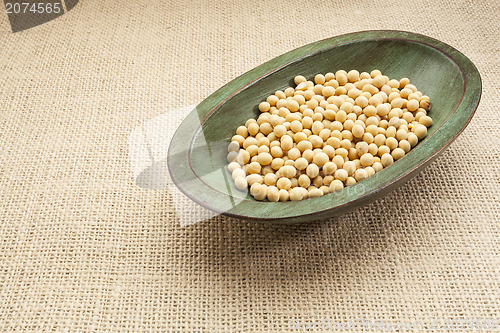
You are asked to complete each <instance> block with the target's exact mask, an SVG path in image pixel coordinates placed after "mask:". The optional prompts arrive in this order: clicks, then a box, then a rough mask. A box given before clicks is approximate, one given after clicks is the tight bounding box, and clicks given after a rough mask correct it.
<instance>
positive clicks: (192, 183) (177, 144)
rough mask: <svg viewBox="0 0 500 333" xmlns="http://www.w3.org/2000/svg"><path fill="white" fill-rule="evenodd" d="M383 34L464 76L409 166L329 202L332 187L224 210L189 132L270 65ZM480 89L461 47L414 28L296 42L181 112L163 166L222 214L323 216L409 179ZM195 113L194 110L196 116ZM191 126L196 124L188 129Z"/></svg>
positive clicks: (468, 111)
mask: <svg viewBox="0 0 500 333" xmlns="http://www.w3.org/2000/svg"><path fill="white" fill-rule="evenodd" d="M384 39H387V40H401V41H405V42H415V43H420V44H423V45H425V46H428V47H431V48H433V49H435V50H436V51H438V52H441V53H442V54H444V55H445V56H446V57H448V58H449V59H451V60H452V61H453V62H454V63H455V64H456V65H457V67H458V68H459V70H460V71H461V73H462V76H463V79H464V91H463V95H462V99H461V101H460V103H459V105H458V106H457V108H456V109H455V111H454V112H453V113H452V115H451V116H450V117H449V118H448V119H447V120H446V121H445V122H444V123H443V125H441V127H439V128H438V129H437V130H436V131H435V132H434V133H432V134H431V135H429V136H427V137H426V138H425V139H424V140H423V141H421V142H420V143H419V144H418V145H417V146H416V147H415V148H413V149H412V152H410V153H409V154H408V155H407V156H412V155H413V156H414V159H415V160H416V162H414V163H412V165H413V168H412V169H409V170H408V169H403V165H402V164H400V163H399V165H398V163H395V164H393V165H392V166H391V167H390V168H387V169H384V170H382V171H381V172H379V173H377V174H375V175H374V176H372V177H369V178H368V179H365V180H364V181H363V182H360V183H358V184H356V185H354V186H352V187H353V188H354V187H356V186H357V185H359V184H364V185H363V189H362V190H361V191H352V193H351V194H349V195H347V196H345V197H344V198H343V200H339V201H337V202H336V204H335V205H331V204H332V202H333V200H332V199H333V198H335V197H334V196H335V195H336V193H330V194H328V195H325V196H322V197H318V198H310V199H307V200H302V201H296V202H290V201H287V202H277V203H273V202H267V201H256V200H252V199H244V200H243V201H241V202H240V203H238V205H237V206H235V207H233V209H230V210H229V211H226V210H225V209H221V208H220V207H218V206H217V203H218V202H223V201H224V200H225V201H226V202H227V198H228V197H229V196H230V195H229V194H227V193H222V192H220V191H218V190H215V189H213V188H212V187H210V186H209V185H207V184H206V183H205V182H203V181H202V180H201V179H200V178H199V177H198V176H197V175H196V174H195V173H194V171H193V169H192V165H191V159H190V153H191V148H192V144H193V141H194V138H195V137H196V134H197V133H198V131H199V130H200V128H201V125H202V124H203V123H204V122H205V121H206V120H207V119H208V118H209V117H210V116H211V115H212V114H213V113H214V112H215V111H216V110H217V109H219V108H220V107H221V106H222V105H223V104H224V103H225V102H226V101H227V100H228V99H230V98H231V97H232V96H234V95H235V94H237V93H238V92H240V91H241V90H243V89H244V88H246V87H247V86H250V85H253V84H256V83H257V82H258V81H259V80H261V79H262V78H264V77H267V76H269V75H272V74H273V73H274V72H275V71H277V70H279V69H280V68H282V67H284V66H288V65H290V64H292V63H293V62H296V61H299V60H300V59H302V58H304V57H308V56H310V55H312V54H315V53H317V52H321V51H324V50H326V49H330V48H335V47H338V46H341V45H345V44H350V43H357V42H363V41H374V40H384ZM481 91H482V83H481V77H480V74H479V72H478V70H477V68H476V66H475V65H474V64H473V63H472V61H471V60H469V59H468V58H467V57H466V56H465V55H464V54H462V53H461V52H460V51H458V50H456V49H455V48H453V47H451V46H450V45H448V44H445V43H443V42H441V41H439V40H437V39H434V38H431V37H428V36H425V35H421V34H417V33H413V32H407V31H399V30H368V31H360V32H354V33H348V34H344V35H339V36H334V37H331V38H327V39H323V40H320V41H317V42H313V43H311V44H308V45H305V46H302V47H299V48H297V49H294V50H292V51H289V52H287V53H285V54H282V55H280V56H278V57H276V58H274V59H271V60H269V61H267V62H265V63H264V64H262V65H260V66H258V67H255V68H254V69H252V70H250V71H248V72H246V73H244V74H242V75H241V76H239V77H237V78H235V79H234V80H232V81H231V82H229V83H227V84H226V85H224V86H223V87H221V88H220V89H218V90H217V91H215V92H214V93H213V94H211V95H210V96H209V97H207V98H206V99H205V100H203V101H202V102H201V103H200V104H198V105H197V106H196V108H195V109H194V110H193V111H191V114H190V116H191V117H190V116H188V117H186V119H185V120H184V121H183V123H182V124H181V125H180V126H179V127H178V129H177V130H176V132H175V134H174V136H173V138H172V141H171V143H170V147H169V152H168V157H167V166H168V170H169V173H170V176H171V179H172V181H173V182H174V184H175V185H176V186H177V187H178V188H179V190H180V191H181V192H182V193H184V194H185V195H186V196H188V197H189V198H190V199H192V200H193V201H195V202H196V203H198V204H199V205H201V206H203V207H205V208H208V209H210V210H213V211H216V212H218V213H221V214H224V215H227V216H231V217H235V218H241V219H247V220H257V221H277V222H279V221H286V220H289V219H290V220H293V219H297V218H302V220H303V219H304V218H307V217H310V219H314V217H315V215H318V214H321V215H322V216H325V214H326V215H335V213H336V211H338V210H341V209H342V208H343V207H344V206H352V205H356V203H360V202H362V201H364V200H365V199H367V198H368V197H371V196H374V195H376V194H377V193H378V192H380V191H382V190H384V189H387V188H389V187H391V185H394V184H395V183H397V182H399V181H401V180H403V179H404V178H407V179H409V178H410V176H411V175H412V174H414V173H415V171H417V169H419V168H421V167H422V166H424V165H425V164H427V163H428V162H430V160H432V159H433V158H434V157H436V156H437V155H438V154H439V153H440V152H442V151H443V150H444V149H445V148H446V147H447V146H448V145H449V144H450V143H451V142H452V141H453V140H454V139H455V138H456V137H457V136H458V135H459V134H460V133H461V132H462V131H463V130H464V129H465V127H466V126H467V125H468V123H469V122H470V120H471V118H472V116H473V115H474V113H475V111H476V109H477V106H478V104H479V100H480V98H481ZM194 113H196V115H195V116H194ZM199 119H202V121H201V122H200V120H199ZM193 129H195V130H194V131H193ZM190 132H191V133H192V137H191V138H190V140H186V137H185V136H183V134H184V133H190ZM429 148H431V149H429ZM424 149H427V150H428V151H432V153H430V154H428V153H427V154H415V153H414V152H416V151H419V150H420V151H424ZM174 155H175V156H176V158H175V159H172V158H170V157H172V156H174ZM407 156H405V157H404V158H407ZM179 158H180V159H181V161H182V162H183V163H182V164H183V165H184V164H185V165H187V166H189V167H178V165H179V163H174V162H179ZM389 169H390V171H391V174H388V173H387V172H386V171H387V170H389ZM384 172H386V173H385V176H387V175H389V177H385V178H383V177H380V175H382V176H384ZM377 175H379V177H378V178H377V177H376V176H377ZM375 178H377V179H375ZM185 180H189V182H186V181H185ZM376 181H378V184H379V185H378V186H374V185H376V184H377V182H376ZM187 184H189V185H187ZM342 191H344V190H342ZM340 192H341V191H340ZM340 192H337V193H340ZM207 198H209V201H207V200H206V199H207ZM262 205H274V207H276V208H278V207H279V209H276V210H275V211H276V212H277V213H279V214H278V215H275V216H273V215H272V213H273V209H265V210H263V209H262V208H263V206H262ZM276 205H279V206H276ZM266 208H267V207H266ZM239 211H242V212H246V213H245V214H242V213H239ZM283 211H285V212H289V211H290V212H293V213H291V214H289V215H283ZM248 212H251V213H252V214H249V213H248ZM262 212H263V213H265V215H263V214H262ZM297 212H301V213H297ZM302 212H303V213H302ZM259 213H261V214H259ZM270 213H271V214H270ZM330 213H331V214H330Z"/></svg>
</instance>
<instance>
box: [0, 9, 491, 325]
mask: <svg viewBox="0 0 500 333" xmlns="http://www.w3.org/2000/svg"><path fill="white" fill-rule="evenodd" d="M2 8H3V7H2ZM2 11H3V9H2ZM499 14H500V12H499V6H498V3H496V2H495V1H492V2H490V3H488V2H487V1H484V2H475V1H459V2H455V1H426V2H414V1H391V2H378V1H361V2H356V3H352V2H345V3H341V2H338V1H336V2H321V1H291V2H283V1H280V2H277V1H276V2H263V1H238V2H235V1H227V2H220V1H219V2H215V3H211V4H209V3H203V2H195V1H174V2H159V1H158V2H156V1H153V2H150V1H148V2H140V1H137V2H132V1H129V2H127V1H92V0H82V1H81V2H80V4H78V5H77V6H76V7H75V8H74V9H73V10H72V11H70V12H68V13H67V14H66V15H64V16H62V17H60V18H59V19H57V20H55V21H52V22H50V23H48V24H45V25H42V26H39V27H36V28H33V29H30V30H27V31H23V32H19V33H16V34H12V33H11V32H10V27H9V24H8V20H7V18H6V15H4V13H2V14H1V15H0V109H1V111H0V148H1V154H0V159H1V160H0V331H2V332H8V331H34V332H38V331H51V330H55V331H65V330H68V331H78V332H90V331H91V332H111V331H133V332H137V331H170V332H190V331H192V332H250V331H254V332H287V331H290V330H291V329H292V328H293V327H291V324H290V323H291V321H293V320H296V321H299V322H300V321H303V322H311V321H318V320H322V319H330V320H334V321H347V320H356V319H364V320H371V321H376V320H386V321H425V320H432V319H439V318H441V319H445V318H467V319H481V318H486V319H494V318H498V317H499V312H500V305H499V302H500V301H499V294H500V285H499V280H500V272H499V267H500V260H499V255H500V253H499V252H500V250H499V244H500V234H499V225H498V223H499V220H500V207H499V198H500V196H499V194H500V186H499V183H500V179H499V174H500V159H499V154H500V149H499V143H500V136H499V127H500V121H499V114H498V102H499V97H500V95H499V83H498V82H499V79H498V78H499V75H500V71H499V61H498V57H499V40H498V35H499V33H500V28H499V23H498V15H499ZM366 29H400V30H408V31H414V32H419V33H423V34H426V35H429V36H431V37H434V38H437V39H440V40H442V41H444V42H446V43H448V44H450V45H452V46H454V47H456V48H457V49H459V50H461V51H462V52H463V53H465V54H466V55H467V56H468V57H469V58H470V59H471V60H472V61H473V62H474V63H475V64H476V65H477V67H478V69H479V71H480V72H481V76H482V79H483V97H482V101H481V104H480V106H479V108H478V110H477V113H476V115H475V116H474V118H473V119H472V122H471V123H470V125H469V126H468V128H467V129H466V130H465V132H464V133H463V134H462V135H461V136H460V137H459V138H458V139H457V140H456V141H455V142H454V143H453V145H452V146H451V147H450V148H449V150H447V151H446V152H445V153H444V154H443V155H442V157H440V158H439V159H438V160H437V161H436V162H434V163H433V164H432V165H431V166H430V167H429V168H427V169H426V171H425V172H424V173H422V174H421V175H419V176H418V177H416V178H415V179H414V180H412V181H410V182H409V183H408V185H407V186H406V187H404V188H401V189H400V190H398V191H396V192H394V193H392V194H391V195H389V196H387V197H385V198H384V199H382V200H379V201H377V202H375V203H373V204H371V205H368V206H366V207H365V208H363V209H360V210H358V211H356V212H353V213H351V214H348V215H345V216H343V217H341V218H338V219H332V220H328V221H324V222H321V223H318V222H311V223H309V224H301V225H294V226H286V225H265V224H256V223H251V222H245V221H239V220H234V219H229V218H224V217H216V218H212V219H211V220H210V221H208V222H204V223H200V224H196V225H194V226H190V227H185V228H181V227H180V225H179V216H176V214H175V212H174V210H173V203H172V201H171V200H170V197H169V194H168V193H167V191H161V190H160V191H154V190H143V189H140V188H138V187H137V186H136V185H135V183H134V179H133V177H132V174H131V171H130V164H129V159H128V137H129V135H130V133H131V131H132V130H133V129H134V128H135V127H136V126H138V125H140V124H142V123H144V122H145V121H147V120H148V119H151V118H153V117H155V116H158V115H160V114H163V113H166V112H168V111H169V110H173V109H174V108H177V107H180V106H183V105H189V104H196V103H198V102H200V101H201V100H202V99H203V98H205V97H207V96H208V95H209V94H211V93H212V92H213V91H214V90H216V89H217V88H219V87H220V86H222V85H223V84H225V83H226V82H228V81H230V80H231V79H233V78H235V77H236V76H238V75H239V74H242V73H244V72H245V71H247V70H249V69H251V68H253V67H255V66H257V65H259V64H260V63H262V62H264V61H266V60H269V59H271V58H273V57H275V56H277V55H279V54H282V53H284V52H286V51H289V50H291V49H293V48H296V47H299V46H301V45H304V44H307V43H310V42H313V41H317V40H319V39H323V38H326V37H330V36H333V35H337V34H342V33H347V32H354V31H358V30H366ZM172 117H173V119H174V118H175V117H178V116H176V115H175V114H172ZM196 212H197V208H196V207H195V206H193V218H194V216H195V215H196ZM184 218H186V216H184Z"/></svg>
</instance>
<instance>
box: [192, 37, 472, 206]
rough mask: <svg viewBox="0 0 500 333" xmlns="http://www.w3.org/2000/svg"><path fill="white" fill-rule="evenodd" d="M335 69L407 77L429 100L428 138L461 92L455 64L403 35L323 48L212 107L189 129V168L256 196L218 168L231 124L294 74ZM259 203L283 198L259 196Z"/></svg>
mask: <svg viewBox="0 0 500 333" xmlns="http://www.w3.org/2000/svg"><path fill="white" fill-rule="evenodd" d="M339 69H344V70H347V71H349V70H351V69H357V70H358V71H360V72H362V71H367V72H370V71H371V70H373V69H379V70H381V71H382V73H383V74H384V75H387V76H389V78H391V79H393V78H394V79H398V80H399V79H400V78H402V77H408V78H409V79H410V81H411V83H412V84H414V85H416V86H417V88H418V89H419V90H420V91H421V92H422V93H423V94H425V95H428V96H429V97H430V100H431V105H432V107H431V111H430V116H431V117H432V119H433V125H432V126H431V127H430V128H429V132H428V136H427V137H430V136H432V134H433V133H434V132H435V131H437V130H438V129H439V128H440V127H442V126H443V124H445V122H446V121H447V120H448V119H449V117H450V116H451V115H452V114H453V112H454V111H455V110H456V108H457V106H458V105H459V104H460V102H461V100H462V98H463V94H464V88H465V82H464V78H463V74H462V72H461V70H460V68H459V67H458V65H457V64H456V63H455V62H454V61H453V60H452V59H450V58H449V57H448V56H446V55H445V54H443V53H442V52H440V51H439V50H437V49H436V48H434V47H432V46H430V45H427V44H424V43H420V42H414V41H410V40H403V39H375V40H363V41H356V42H351V43H347V44H342V45H336V46H332V47H328V48H325V49H322V50H320V51H316V52H313V53H311V54H309V55H307V56H305V57H302V58H300V59H296V60H293V61H291V62H290V63H288V64H286V65H284V66H282V67H280V68H277V69H274V70H272V73H271V74H269V75H266V76H264V77H262V78H260V79H258V80H256V81H254V82H253V83H251V84H249V85H247V86H246V87H245V88H244V89H242V90H240V91H238V92H237V93H235V94H233V95H232V96H231V97H230V98H229V99H227V100H226V101H225V102H224V103H223V104H222V105H220V106H219V107H218V108H217V109H215V110H214V111H213V112H212V113H211V114H210V115H209V117H208V118H207V119H205V120H204V121H203V122H202V125H201V126H200V127H199V128H198V130H197V132H196V133H194V139H193V141H192V145H191V148H190V151H189V157H190V161H191V162H190V164H191V167H192V170H193V172H194V173H195V174H196V175H197V177H199V178H200V179H201V180H202V181H203V182H205V183H206V184H207V185H208V186H210V187H212V188H213V189H215V190H216V191H218V192H221V193H224V194H228V195H230V196H232V197H234V198H238V199H243V200H252V201H255V200H254V199H253V197H252V196H250V195H249V194H248V193H244V192H241V191H238V190H237V189H236V188H235V187H234V184H233V182H232V181H231V176H230V174H229V173H228V172H227V171H226V172H221V170H224V168H225V167H226V165H227V162H226V155H227V150H226V148H227V144H228V143H229V141H230V138H231V137H232V136H233V135H234V134H235V131H236V128H237V127H238V126H240V125H243V124H244V123H245V121H246V120H247V119H248V118H256V117H257V116H258V114H259V111H258V109H257V105H258V104H259V103H260V102H261V101H263V100H264V99H265V98H267V96H269V95H270V94H273V93H274V92H275V91H276V90H282V89H285V88H286V87H288V86H294V85H293V77H294V76H296V75H299V74H300V75H304V76H305V77H306V78H308V79H311V78H313V77H314V75H316V74H317V73H323V74H325V73H327V72H333V73H335V72H336V71H337V70H339ZM201 120H202V119H200V121H201ZM424 141H425V140H424ZM420 144H422V143H419V145H420ZM417 147H418V146H417ZM414 149H415V148H414ZM411 158H412V152H410V153H409V154H408V155H406V156H405V157H403V159H401V160H400V161H398V163H404V161H405V160H409V159H411ZM390 173H391V167H389V168H386V169H384V170H382V171H381V172H379V173H377V174H375V175H374V176H372V177H370V178H368V179H366V180H364V181H363V182H361V183H364V185H365V186H369V185H370V184H373V185H375V184H376V183H377V178H379V177H390ZM361 183H360V184H361ZM358 185H359V184H356V185H354V186H353V187H354V188H355V187H356V186H358ZM346 195H348V191H346V190H342V191H339V192H337V193H334V194H330V195H327V196H324V197H321V198H317V199H320V200H327V199H325V198H326V197H329V198H328V200H334V201H338V202H342V201H344V200H343V199H345V198H343V196H346ZM351 195H352V193H351ZM317 199H314V200H317ZM309 200H310V199H308V200H305V201H309ZM262 205H283V203H270V202H266V201H264V202H262ZM266 210H267V209H266Z"/></svg>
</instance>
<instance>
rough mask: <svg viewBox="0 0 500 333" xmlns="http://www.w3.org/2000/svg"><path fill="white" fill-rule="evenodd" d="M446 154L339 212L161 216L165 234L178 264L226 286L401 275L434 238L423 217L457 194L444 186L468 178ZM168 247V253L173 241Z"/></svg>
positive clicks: (273, 284) (180, 267)
mask: <svg viewBox="0 0 500 333" xmlns="http://www.w3.org/2000/svg"><path fill="white" fill-rule="evenodd" d="M444 155H446V156H447V158H438V159H437V161H435V162H434V163H433V164H432V165H431V166H428V167H426V168H425V169H424V171H423V172H422V173H420V174H418V175H417V176H416V177H415V178H413V179H411V180H410V181H408V182H407V183H406V184H405V185H403V186H402V187H400V188H399V189H397V190H395V191H393V192H392V193H390V194H388V195H387V196H385V197H383V198H381V199H378V200H377V201H375V202H373V203H371V204H368V205H366V206H364V207H362V208H360V209H357V210H355V211H353V212H351V213H348V214H345V215H342V216H340V217H336V218H331V219H327V220H323V221H313V222H308V223H301V224H294V225H282V224H266V223H256V222H251V221H242V220H238V219H234V218H229V217H225V216H216V217H214V218H211V219H210V220H207V221H204V222H201V223H198V224H195V225H192V226H189V227H184V228H181V227H180V226H179V221H178V219H177V218H175V217H173V216H172V215H171V214H168V215H164V216H163V218H162V220H163V221H161V223H162V225H163V228H162V229H163V233H164V235H163V237H164V238H166V239H170V240H171V241H172V242H173V243H175V244H176V249H175V251H176V252H177V251H179V252H178V253H177V254H176V255H178V256H180V257H182V258H183V261H182V262H180V263H178V265H180V266H179V267H177V268H178V269H179V270H186V269H189V271H190V274H193V275H194V276H205V278H209V277H210V276H211V277H210V279H213V280H214V281H219V282H220V283H223V284H224V283H225V282H224V281H227V279H228V277H230V276H231V277H233V278H234V279H236V280H238V279H243V280H246V281H249V280H251V281H252V282H253V283H255V284H257V285H262V286H264V285H266V286H268V287H269V286H279V285H281V284H282V283H285V282H286V283H289V282H290V281H301V280H304V279H309V278H319V277H320V276H322V275H324V274H328V275H329V276H332V275H333V276H337V277H338V278H339V279H342V276H343V275H344V274H349V275H350V277H349V278H353V277H354V278H360V279H361V280H363V279H365V278H368V275H369V274H370V272H373V271H374V270H380V267H385V268H384V272H383V275H384V276H385V277H386V278H388V279H392V278H396V272H395V270H396V266H397V265H398V262H399V260H402V259H404V258H401V255H403V256H404V255H405V253H408V252H411V253H418V251H419V250H418V248H419V247H427V246H433V243H434V242H437V239H436V238H435V237H434V238H433V234H432V233H434V232H435V230H429V229H428V228H426V227H427V226H426V225H424V224H423V221H426V219H425V217H426V216H428V214H429V209H433V207H434V206H437V205H438V204H439V202H440V201H441V202H442V201H447V200H451V198H447V197H446V196H447V195H448V196H450V195H452V194H450V193H447V192H445V191H440V190H439V188H440V187H441V186H444V187H447V186H448V187H450V186H453V184H454V183H455V182H457V181H465V182H466V181H467V179H465V177H464V176H463V175H462V174H460V173H459V172H455V173H453V177H455V178H456V177H458V178H460V179H453V177H450V175H449V174H448V177H446V175H443V168H444V170H447V169H448V168H447V167H446V165H450V163H454V161H453V159H454V158H455V156H453V155H454V154H448V153H445V154H444ZM443 163H444V165H445V166H444V167H443ZM448 171H449V170H448ZM443 176H444V177H443ZM462 178H463V179H462ZM437 179H438V180H439V181H436V180H437ZM165 209H167V208H166V207H165ZM158 222H160V221H158ZM164 246H165V247H166V248H165V249H164V250H165V251H166V252H170V251H168V250H167V247H169V246H170V245H169V241H167V242H165V243H164ZM165 255H166V256H167V257H168V254H167V253H165ZM381 265H382V266H381ZM162 266H163V265H162ZM353 274H354V275H353ZM221 276H225V277H226V278H223V279H221V278H220V277H221ZM345 276H346V277H347V275H345Z"/></svg>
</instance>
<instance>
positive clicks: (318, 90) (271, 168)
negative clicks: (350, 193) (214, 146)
mask: <svg viewBox="0 0 500 333" xmlns="http://www.w3.org/2000/svg"><path fill="white" fill-rule="evenodd" d="M294 82H295V85H296V86H295V88H293V87H289V88H287V89H285V90H284V91H281V90H280V91H276V93H274V94H273V95H270V96H269V97H268V98H267V99H266V101H264V102H262V103H260V104H259V110H260V112H261V113H260V115H259V117H258V118H257V119H253V118H252V119H248V121H247V122H246V123H245V125H244V126H240V127H238V128H237V129H236V135H234V136H233V137H232V139H231V143H230V144H229V147H228V152H229V153H228V155H227V160H228V162H229V165H228V170H229V172H231V174H232V178H233V179H234V183H235V186H236V188H238V189H239V190H242V191H246V190H248V186H250V194H251V195H252V196H253V197H254V198H255V199H256V200H265V199H267V200H269V201H271V202H277V201H288V200H292V201H298V200H303V199H306V198H314V197H319V196H322V195H325V194H328V193H332V192H336V191H340V190H342V189H343V188H344V187H347V186H351V185H354V184H356V183H357V182H360V181H362V180H364V179H366V178H368V177H370V176H372V175H374V174H375V173H377V172H380V171H381V170H382V169H384V168H387V167H389V166H391V165H392V164H393V163H394V162H395V161H397V160H399V159H400V158H402V157H403V156H404V155H405V154H407V153H408V152H409V151H410V150H411V149H412V148H413V147H414V146H415V145H417V143H418V142H419V140H422V139H423V138H425V136H426V135H427V127H429V126H431V125H432V119H431V118H430V117H429V116H428V115H427V111H429V108H430V101H429V97H428V96H425V95H423V94H422V93H421V92H420V91H419V90H418V89H417V87H415V86H414V85H413V84H410V80H409V79H407V78H402V79H401V80H399V81H398V80H394V79H392V80H391V79H389V78H388V77H387V76H384V75H382V73H381V72H380V71H379V70H374V71H372V72H371V73H367V72H362V73H361V74H360V73H359V72H358V71H356V70H351V71H349V72H346V71H344V70H339V71H337V72H336V73H335V74H333V73H327V74H325V75H322V74H318V75H316V76H315V77H314V80H313V81H309V80H307V79H306V78H305V77H303V76H301V75H299V76H296V77H295V78H294Z"/></svg>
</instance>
